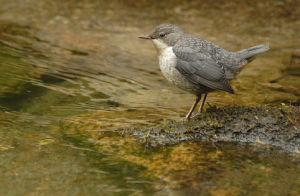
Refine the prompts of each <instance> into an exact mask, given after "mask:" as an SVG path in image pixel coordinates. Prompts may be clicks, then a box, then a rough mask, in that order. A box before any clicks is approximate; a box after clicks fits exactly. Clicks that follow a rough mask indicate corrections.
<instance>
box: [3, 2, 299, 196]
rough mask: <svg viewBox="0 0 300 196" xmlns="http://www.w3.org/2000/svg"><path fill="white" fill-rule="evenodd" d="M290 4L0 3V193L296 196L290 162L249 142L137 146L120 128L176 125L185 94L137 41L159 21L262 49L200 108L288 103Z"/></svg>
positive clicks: (293, 59) (294, 42)
mask: <svg viewBox="0 0 300 196" xmlns="http://www.w3.org/2000/svg"><path fill="white" fill-rule="evenodd" d="M297 4H298V3H297V1H264V2H260V1H257V2H256V1H255V2H254V1H249V2H248V1H245V2H243V3H240V2H239V3H237V2H235V1H231V2H225V1H224V2H223V1H218V2H217V3H214V4H211V3H208V2H206V1H186V2H182V1H172V3H171V2H160V1H154V2H153V1H151V2H147V1H140V2H136V1H111V2H107V1H93V0H87V1H80V2H78V1H72V0H68V1H63V2H61V1H48V0H43V1H34V0H27V1H17V0H4V1H1V7H0V74H1V77H0V173H1V174H0V182H1V183H0V194H1V195H54V194H58V195H99V194H103V195H141V194H145V195H147V194H157V195H184V194H189V195H199V194H202V195H241V194H242V195H244V194H249V195H262V194H265V195H287V194H290V195H297V194H299V191H300V190H299V186H300V181H299V171H300V169H299V164H298V163H299V159H298V158H297V156H296V157H295V156H294V155H288V154H286V153H284V152H279V151H278V150H276V149H273V148H272V149H273V150H272V149H269V150H268V148H266V147H263V146H260V145H258V144H254V145H245V144H243V145H240V144H234V143H233V144H232V143H217V144H215V143H211V142H199V141H191V142H183V143H180V144H177V145H171V146H158V147H155V148H150V149H149V148H146V147H145V145H144V144H143V143H141V142H140V141H139V140H138V139H136V138H134V137H129V136H124V134H123V131H124V130H125V128H128V127H134V126H151V125H154V124H156V123H165V122H167V120H180V119H181V118H182V117H183V116H184V115H185V112H186V111H187V110H188V108H189V106H190V104H191V103H192V102H193V99H194V97H193V95H190V94H188V93H186V92H184V91H181V90H179V89H176V88H174V87H172V86H171V85H170V84H168V83H167V82H166V81H165V80H164V78H163V77H162V75H161V73H160V71H159V68H158V66H157V57H156V51H155V50H154V48H153V45H152V44H151V43H150V42H145V41H144V40H139V39H137V36H138V35H140V34H145V33H148V32H150V31H151V29H152V28H153V27H154V26H155V25H157V24H160V23H163V22H170V23H174V24H177V25H179V26H181V27H182V28H183V29H185V30H186V31H188V32H191V33H193V34H195V35H197V36H200V37H202V38H204V39H207V40H210V41H212V42H214V43H216V44H218V45H220V46H222V47H224V48H226V49H229V50H233V51H237V50H240V49H243V48H247V47H250V46H253V45H256V44H261V43H268V44H269V45H270V48H271V50H270V51H269V52H267V53H265V54H262V55H260V56H259V57H258V58H257V59H256V60H255V61H253V62H252V63H251V64H250V65H249V66H247V67H246V68H245V69H244V70H243V71H242V73H241V74H240V75H239V77H238V78H237V80H235V81H233V82H232V86H233V88H234V89H235V91H236V94H235V95H229V94H226V93H222V92H215V93H212V94H211V95H209V97H208V102H209V103H210V104H211V105H218V106H225V105H230V104H239V105H262V104H268V105H275V106H276V105H280V104H282V103H285V104H291V105H295V106H296V107H297V106H299V92H300V89H299V87H300V77H299V76H300V68H299V59H300V53H299V44H300V41H299V36H298V33H299V28H297V27H299V20H298V18H299V16H297V7H299V6H297Z"/></svg>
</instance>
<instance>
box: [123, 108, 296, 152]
mask: <svg viewBox="0 0 300 196" xmlns="http://www.w3.org/2000/svg"><path fill="white" fill-rule="evenodd" d="M299 117H300V110H299V107H294V106H285V105H283V106H282V107H267V106H262V107H249V106H234V107H225V108H216V107H211V108H209V109H207V111H206V112H204V113H203V114H201V115H199V116H197V117H196V118H195V119H193V120H192V121H190V122H174V121H170V122H162V123H160V124H158V125H156V126H154V127H151V128H140V129H132V130H129V131H128V133H129V134H132V135H135V136H137V137H140V138H143V141H144V142H145V143H146V144H147V145H149V146H156V145H166V144H173V143H178V142H180V141H186V140H210V141H214V142H219V141H227V142H247V143H249V142H251V143H261V144H266V145H271V146H277V147H280V148H281V149H282V150H284V151H288V152H295V153H299V149H300V120H299V119H300V118H299Z"/></svg>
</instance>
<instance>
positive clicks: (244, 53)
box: [237, 44, 269, 62]
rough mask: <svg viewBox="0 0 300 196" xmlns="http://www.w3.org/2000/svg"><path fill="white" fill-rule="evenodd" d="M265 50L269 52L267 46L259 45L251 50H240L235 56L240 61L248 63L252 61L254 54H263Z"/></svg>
mask: <svg viewBox="0 0 300 196" xmlns="http://www.w3.org/2000/svg"><path fill="white" fill-rule="evenodd" d="M267 50H269V46H268V45H266V44H261V45H257V46H253V47H251V48H247V49H244V50H240V51H238V52H237V55H238V57H239V58H240V59H241V61H244V60H247V61H248V62H250V61H252V60H253V58H254V56H255V55H256V54H259V53H262V52H265V51H267Z"/></svg>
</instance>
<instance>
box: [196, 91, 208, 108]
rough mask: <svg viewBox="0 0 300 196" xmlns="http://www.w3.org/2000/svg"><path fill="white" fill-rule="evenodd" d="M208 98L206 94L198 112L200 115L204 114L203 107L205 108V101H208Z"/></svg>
mask: <svg viewBox="0 0 300 196" xmlns="http://www.w3.org/2000/svg"><path fill="white" fill-rule="evenodd" d="M206 97H207V93H205V94H204V97H203V100H202V103H201V106H200V108H199V110H198V113H202V111H203V106H204V103H205V100H206Z"/></svg>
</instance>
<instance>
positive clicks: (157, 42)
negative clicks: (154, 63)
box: [152, 39, 169, 52]
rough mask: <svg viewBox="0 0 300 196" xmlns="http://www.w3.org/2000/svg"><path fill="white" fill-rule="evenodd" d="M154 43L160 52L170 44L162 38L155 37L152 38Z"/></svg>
mask: <svg viewBox="0 0 300 196" xmlns="http://www.w3.org/2000/svg"><path fill="white" fill-rule="evenodd" d="M152 41H153V43H154V46H155V47H156V49H157V50H158V51H159V52H162V51H163V50H165V49H166V48H168V47H169V46H168V45H167V44H165V43H164V42H163V41H162V40H160V39H153V40H152Z"/></svg>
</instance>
